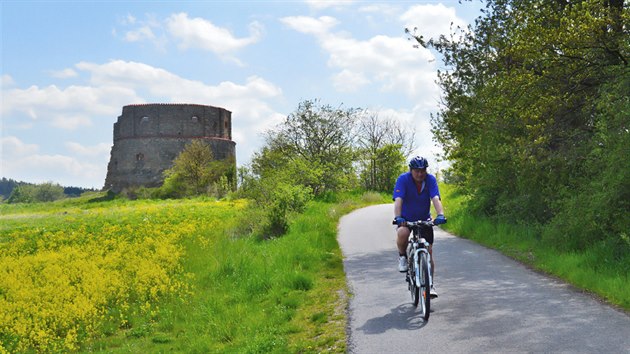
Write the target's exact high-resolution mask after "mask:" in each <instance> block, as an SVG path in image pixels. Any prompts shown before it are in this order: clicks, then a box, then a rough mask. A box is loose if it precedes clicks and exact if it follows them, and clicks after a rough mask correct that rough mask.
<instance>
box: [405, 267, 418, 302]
mask: <svg viewBox="0 0 630 354" xmlns="http://www.w3.org/2000/svg"><path fill="white" fill-rule="evenodd" d="M416 270H417V268H416V261H415V257H414V256H413V255H411V256H410V257H409V266H408V268H407V281H408V282H409V292H410V293H411V302H412V303H413V306H418V303H419V301H420V300H419V297H418V294H419V292H420V290H419V289H418V284H416Z"/></svg>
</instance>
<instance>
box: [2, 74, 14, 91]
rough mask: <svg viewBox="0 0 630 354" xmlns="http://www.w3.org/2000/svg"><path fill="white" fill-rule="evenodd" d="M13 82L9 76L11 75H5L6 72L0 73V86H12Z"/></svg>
mask: <svg viewBox="0 0 630 354" xmlns="http://www.w3.org/2000/svg"><path fill="white" fill-rule="evenodd" d="M13 84H15V81H13V78H12V77H11V75H7V74H3V75H2V87H3V88H4V87H7V86H12V85H13Z"/></svg>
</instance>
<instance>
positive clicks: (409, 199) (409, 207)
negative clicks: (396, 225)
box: [393, 172, 440, 221]
mask: <svg viewBox="0 0 630 354" xmlns="http://www.w3.org/2000/svg"><path fill="white" fill-rule="evenodd" d="M420 189H422V190H421V191H418V187H417V186H416V182H414V180H413V177H412V176H411V172H405V173H403V174H401V175H400V176H398V179H397V180H396V186H395V187H394V196H393V199H394V200H395V199H396V198H398V197H400V198H402V200H403V203H402V212H401V214H402V215H400V216H402V217H403V218H405V219H406V220H409V221H417V220H428V219H430V218H431V199H432V198H433V197H435V196H438V197H439V196H440V191H439V189H438V184H437V180H436V179H435V176H433V175H432V174H427V176H426V177H425V179H424V184H423V186H422V187H421V188H420Z"/></svg>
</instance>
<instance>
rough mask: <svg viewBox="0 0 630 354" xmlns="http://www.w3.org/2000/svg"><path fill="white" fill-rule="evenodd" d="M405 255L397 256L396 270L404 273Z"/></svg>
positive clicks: (405, 268) (405, 267) (405, 266)
mask: <svg viewBox="0 0 630 354" xmlns="http://www.w3.org/2000/svg"><path fill="white" fill-rule="evenodd" d="M407 269H408V268H407V257H405V256H400V257H399V258H398V271H399V272H401V273H404V272H406V271H407Z"/></svg>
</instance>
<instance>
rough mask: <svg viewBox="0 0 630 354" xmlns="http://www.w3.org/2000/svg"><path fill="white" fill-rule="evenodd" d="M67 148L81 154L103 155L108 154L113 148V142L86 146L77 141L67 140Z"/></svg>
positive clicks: (89, 155)
mask: <svg viewBox="0 0 630 354" xmlns="http://www.w3.org/2000/svg"><path fill="white" fill-rule="evenodd" d="M64 145H65V146H66V148H67V149H68V150H69V151H70V152H72V153H74V154H76V155H79V156H88V157H102V156H107V155H108V154H109V152H110V150H111V148H112V144H108V143H100V144H96V145H92V146H85V145H82V144H80V143H77V142H73V141H67V142H66V143H65V144H64Z"/></svg>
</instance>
